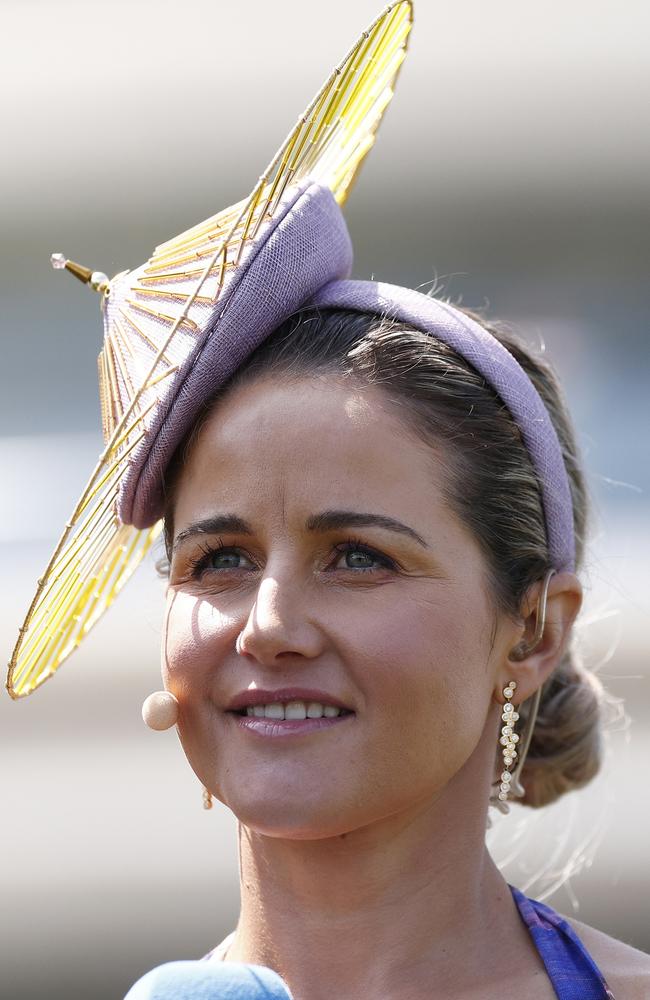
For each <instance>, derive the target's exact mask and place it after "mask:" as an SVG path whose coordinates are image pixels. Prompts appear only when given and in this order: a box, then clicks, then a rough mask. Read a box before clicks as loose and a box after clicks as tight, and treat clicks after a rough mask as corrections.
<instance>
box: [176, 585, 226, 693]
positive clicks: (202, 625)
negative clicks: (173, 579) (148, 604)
mask: <svg viewBox="0 0 650 1000" xmlns="http://www.w3.org/2000/svg"><path fill="white" fill-rule="evenodd" d="M235 631H236V629H235V623H234V621H233V619H232V618H231V617H230V616H229V615H225V614H223V613H222V612H220V611H218V610H217V609H216V608H214V607H213V606H212V605H211V604H210V603H209V601H206V600H205V599H203V598H200V597H197V596H196V595H192V594H188V593H184V592H182V591H173V592H170V594H169V596H168V599H167V608H166V612H165V622H164V627H163V638H162V650H161V652H162V673H163V679H164V681H165V683H166V684H167V686H168V687H170V689H172V690H173V691H174V693H175V694H176V697H177V698H179V699H180V698H181V697H188V698H191V696H192V694H195V693H198V691H199V690H202V689H203V690H204V689H206V688H207V686H208V685H209V683H210V681H211V679H212V678H213V677H214V674H215V668H216V667H217V666H218V665H219V663H220V662H221V660H222V658H223V657H225V655H226V653H227V651H228V649H229V648H230V645H231V643H234V639H233V638H232V635H233V634H234V633H235Z"/></svg>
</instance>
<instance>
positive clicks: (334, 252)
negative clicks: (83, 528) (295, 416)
mask: <svg viewBox="0 0 650 1000" xmlns="http://www.w3.org/2000/svg"><path fill="white" fill-rule="evenodd" d="M351 268H352V244H351V241H350V236H349V234H348V231H347V227H346V225H345V220H344V218H343V214H342V213H341V210H340V208H339V207H338V205H337V203H336V201H335V199H334V196H333V194H332V192H331V191H330V189H329V188H328V187H324V186H323V185H320V184H315V183H307V184H304V185H302V186H300V187H296V189H295V195H294V197H292V198H288V200H287V203H286V205H285V206H284V208H283V211H281V212H278V216H277V218H276V219H274V220H273V224H272V225H271V226H270V227H269V229H268V231H267V232H266V234H265V238H264V239H263V240H260V245H259V246H258V247H256V248H255V251H254V253H252V254H251V255H250V257H249V258H248V259H247V260H246V263H245V265H243V266H242V267H241V271H240V273H239V274H238V276H237V280H236V281H234V282H233V284H232V285H231V287H230V289H229V290H228V295H227V297H226V298H225V299H223V300H220V301H219V303H218V311H217V315H216V316H215V318H214V320H213V322H212V325H211V327H209V328H208V329H207V330H206V331H205V333H204V335H203V337H202V339H201V341H200V343H199V345H198V348H197V350H196V351H195V352H194V353H193V354H192V355H191V356H190V357H189V358H187V359H186V361H185V362H184V364H183V367H182V369H181V370H180V371H179V372H177V374H176V375H175V376H174V381H173V384H172V385H171V386H170V387H169V388H167V387H166V386H164V387H162V388H161V395H160V403H159V407H158V414H157V419H156V423H155V424H154V425H153V426H152V427H151V429H150V430H149V431H148V434H147V437H146V439H145V440H144V441H143V442H142V445H141V446H140V448H139V449H138V450H137V451H135V452H134V456H133V461H132V465H131V468H130V469H129V471H128V473H127V474H126V476H125V479H124V482H123V484H122V488H121V491H120V497H119V507H118V514H119V517H120V519H121V520H122V521H123V522H124V523H125V524H133V525H135V527H136V528H146V527H149V526H150V525H152V524H154V523H155V522H156V521H157V520H158V519H159V518H160V517H162V514H163V495H162V475H163V472H164V470H165V468H166V467H167V464H168V463H169V461H170V459H171V457H172V455H173V453H174V449H175V448H176V446H177V445H178V444H179V443H180V441H181V440H182V439H183V437H184V435H185V433H186V432H187V431H188V430H189V428H190V427H191V426H192V423H193V421H194V420H195V419H196V415H197V413H198V412H199V410H200V409H201V406H202V405H203V403H204V402H206V401H207V400H208V399H210V397H211V396H212V395H213V394H214V392H215V391H216V390H217V389H218V388H219V386H220V385H223V384H224V383H225V382H226V381H227V380H228V378H229V377H230V376H231V375H232V374H233V373H234V372H235V371H236V370H237V368H238V367H239V366H240V365H241V364H242V363H243V362H244V361H245V359H246V358H247V357H248V355H249V354H251V353H252V351H254V350H255V348H256V347H257V346H258V345H259V344H261V343H262V341H263V340H265V339H266V337H268V336H269V334H270V333H272V332H273V330H275V328H276V327H277V326H279V324H280V323H282V321H283V320H285V319H286V318H287V317H288V316H290V315H291V313H293V312H295V311H296V310H297V309H299V308H300V306H301V305H302V304H303V302H304V301H305V300H306V299H308V298H310V297H311V296H312V295H313V294H314V292H315V291H317V289H319V288H321V287H322V286H323V285H324V284H326V283H328V282H330V281H332V280H333V279H335V278H345V277H347V275H348V274H349V273H350V270H351Z"/></svg>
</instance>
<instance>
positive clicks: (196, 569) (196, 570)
mask: <svg viewBox="0 0 650 1000" xmlns="http://www.w3.org/2000/svg"><path fill="white" fill-rule="evenodd" d="M199 548H200V552H201V554H200V555H199V556H197V557H196V558H195V559H192V560H190V573H189V575H190V576H191V577H192V579H198V578H199V577H200V576H201V575H202V574H203V573H204V572H205V571H206V570H207V569H209V564H210V560H211V559H212V557H213V556H214V555H216V554H218V553H221V552H238V551H240V550H239V549H238V548H237V546H234V545H224V544H223V542H222V541H221V540H220V541H219V542H218V544H216V545H214V544H205V545H201V546H199ZM334 551H335V552H336V553H337V554H338V555H339V556H341V555H345V554H346V553H347V552H362V553H363V554H364V555H366V556H368V557H369V558H371V559H373V560H374V561H375V562H376V563H379V565H380V566H381V567H382V568H383V569H392V570H395V569H397V564H396V563H395V562H394V561H393V560H392V559H390V558H389V557H388V556H385V555H382V553H381V552H377V551H376V549H372V548H370V546H369V545H365V544H364V543H363V542H362V541H361V540H360V539H358V538H348V539H347V540H346V541H345V542H340V543H339V544H338V545H335V546H334ZM249 558H250V557H249ZM348 568H349V567H348ZM353 572H357V573H371V572H374V568H373V567H370V566H366V567H363V568H361V569H357V570H356V571H353Z"/></svg>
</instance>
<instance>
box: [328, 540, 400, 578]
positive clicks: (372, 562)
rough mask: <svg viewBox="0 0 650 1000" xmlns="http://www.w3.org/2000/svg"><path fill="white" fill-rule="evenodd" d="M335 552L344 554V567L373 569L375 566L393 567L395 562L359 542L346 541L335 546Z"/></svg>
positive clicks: (362, 569)
mask: <svg viewBox="0 0 650 1000" xmlns="http://www.w3.org/2000/svg"><path fill="white" fill-rule="evenodd" d="M336 550H337V552H340V554H341V555H342V556H345V566H344V567H343V568H344V569H357V570H361V571H364V570H366V571H368V570H373V569H376V568H382V569H395V563H394V562H393V560H392V559H389V558H388V556H384V555H381V554H380V553H379V552H375V551H374V549H371V548H369V547H368V546H367V545H363V544H362V543H361V542H355V541H348V542H344V543H343V544H342V545H337V546H336Z"/></svg>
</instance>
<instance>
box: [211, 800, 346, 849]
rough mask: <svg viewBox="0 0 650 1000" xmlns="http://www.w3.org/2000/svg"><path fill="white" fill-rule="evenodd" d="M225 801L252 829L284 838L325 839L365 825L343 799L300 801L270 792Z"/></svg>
mask: <svg viewBox="0 0 650 1000" xmlns="http://www.w3.org/2000/svg"><path fill="white" fill-rule="evenodd" d="M222 801H224V800H223V799H222ZM224 804H225V805H227V806H228V808H229V809H230V810H231V811H232V812H233V813H234V815H235V816H236V817H237V819H238V821H239V822H240V823H241V824H242V825H243V826H245V827H247V828H248V829H249V830H253V831H254V832H255V833H258V834H260V835H262V836H264V837H275V838H278V839H282V840H324V839H326V838H328V837H340V836H342V835H343V834H346V833H350V831H351V830H354V829H356V828H358V827H359V826H362V825H365V824H364V821H363V820H361V819H360V817H359V816H358V815H356V816H351V815H350V816H348V815H347V813H346V811H345V810H344V809H343V808H342V807H341V803H340V801H339V802H329V801H328V802H326V801H324V800H323V799H320V800H318V801H314V802H312V803H309V802H304V801H302V802H297V801H296V800H295V799H292V800H289V801H288V800H283V799H281V798H278V797H277V796H274V797H269V796H268V794H267V795H266V796H260V797H259V798H255V799H253V798H251V797H247V798H246V799H245V800H242V799H241V798H239V797H238V796H234V797H231V796H229V797H228V798H227V799H226V800H225V801H224Z"/></svg>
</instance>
